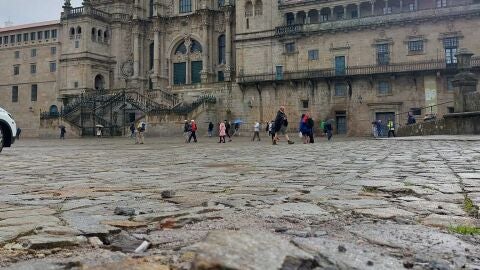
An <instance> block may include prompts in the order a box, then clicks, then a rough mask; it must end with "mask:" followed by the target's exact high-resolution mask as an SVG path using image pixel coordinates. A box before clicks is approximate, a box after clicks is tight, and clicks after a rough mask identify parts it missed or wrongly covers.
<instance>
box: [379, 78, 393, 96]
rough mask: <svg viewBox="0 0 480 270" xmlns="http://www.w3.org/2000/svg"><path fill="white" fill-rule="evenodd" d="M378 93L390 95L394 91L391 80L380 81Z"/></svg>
mask: <svg viewBox="0 0 480 270" xmlns="http://www.w3.org/2000/svg"><path fill="white" fill-rule="evenodd" d="M378 93H379V94H380V95H388V94H391V93H392V87H391V85H390V82H387V81H379V82H378Z"/></svg>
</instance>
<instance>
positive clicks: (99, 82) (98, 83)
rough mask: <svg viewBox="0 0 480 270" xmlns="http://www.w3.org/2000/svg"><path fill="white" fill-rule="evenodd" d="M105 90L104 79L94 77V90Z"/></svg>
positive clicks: (100, 76)
mask: <svg viewBox="0 0 480 270" xmlns="http://www.w3.org/2000/svg"><path fill="white" fill-rule="evenodd" d="M103 89H105V78H104V77H103V76H102V75H100V74H98V75H97V76H95V90H103Z"/></svg>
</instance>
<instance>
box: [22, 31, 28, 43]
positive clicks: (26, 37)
mask: <svg viewBox="0 0 480 270" xmlns="http://www.w3.org/2000/svg"><path fill="white" fill-rule="evenodd" d="M23 41H28V33H24V34H23Z"/></svg>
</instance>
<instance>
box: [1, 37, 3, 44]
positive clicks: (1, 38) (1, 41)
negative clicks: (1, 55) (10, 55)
mask: <svg viewBox="0 0 480 270" xmlns="http://www.w3.org/2000/svg"><path fill="white" fill-rule="evenodd" d="M2 43H3V37H0V45H2Z"/></svg>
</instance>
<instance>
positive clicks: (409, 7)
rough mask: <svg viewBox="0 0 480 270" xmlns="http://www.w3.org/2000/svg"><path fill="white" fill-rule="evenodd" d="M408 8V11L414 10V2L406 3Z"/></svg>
mask: <svg viewBox="0 0 480 270" xmlns="http://www.w3.org/2000/svg"><path fill="white" fill-rule="evenodd" d="M408 10H409V11H415V4H413V3H411V4H408Z"/></svg>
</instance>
